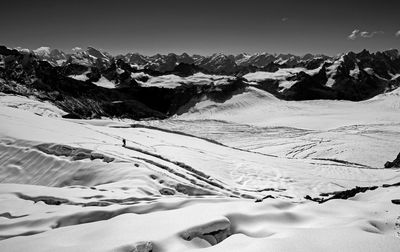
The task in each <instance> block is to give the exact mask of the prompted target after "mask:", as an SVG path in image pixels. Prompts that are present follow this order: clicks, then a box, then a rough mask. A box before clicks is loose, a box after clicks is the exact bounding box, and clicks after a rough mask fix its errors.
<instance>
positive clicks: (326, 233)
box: [0, 76, 400, 252]
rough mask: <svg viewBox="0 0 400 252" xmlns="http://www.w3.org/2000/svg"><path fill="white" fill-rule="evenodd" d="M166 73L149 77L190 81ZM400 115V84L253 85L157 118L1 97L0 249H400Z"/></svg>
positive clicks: (200, 78) (196, 80)
mask: <svg viewBox="0 0 400 252" xmlns="http://www.w3.org/2000/svg"><path fill="white" fill-rule="evenodd" d="M253 77H254V78H256V77H257V78H259V77H260V76H253ZM155 78H160V77H155ZM164 78H168V79H171V82H170V83H169V82H167V83H166V82H165V80H148V82H147V84H143V85H153V84H154V85H158V83H161V82H162V83H166V84H165V85H166V86H165V87H168V88H173V84H172V83H177V81H176V80H175V79H176V78H181V77H177V76H173V77H172V76H167V77H165V76H164ZM193 78H194V79H190V80H189V79H188V78H181V79H182V80H183V81H184V82H185V81H188V82H191V83H197V84H198V85H200V84H201V83H202V81H203V80H204V79H206V80H209V79H210V78H211V77H210V76H194V77H193ZM213 78H214V77H213ZM214 81H215V83H219V82H221V83H222V82H224V81H225V79H224V77H215V80H214ZM221 83H219V84H221ZM99 85H100V84H99ZM102 85H104V86H106V84H104V83H103V84H102ZM399 112H400V90H399V89H398V90H394V91H392V92H390V93H386V94H383V95H379V96H377V97H374V98H372V99H370V100H367V101H363V102H348V101H320V100H316V101H301V102H294V101H293V102H289V101H282V100H279V99H277V98H275V97H274V96H272V95H271V94H269V93H267V92H264V91H261V90H259V89H256V88H254V87H250V88H247V89H246V90H245V92H243V93H241V94H236V95H234V96H233V97H232V98H231V99H229V100H227V101H225V102H224V103H217V102H213V101H210V100H207V99H204V100H202V101H200V102H198V103H197V104H196V105H195V106H194V107H193V108H192V109H191V110H190V111H188V112H186V113H184V114H181V115H177V116H174V117H173V118H170V119H167V120H163V121H146V122H144V121H141V122H137V121H130V120H111V119H103V120H69V119H63V118H61V116H62V115H64V114H65V112H64V111H62V110H60V109H58V108H56V107H54V106H53V105H51V104H49V103H45V102H42V101H38V100H33V99H29V98H26V97H17V96H12V95H5V94H1V95H0V120H1V124H0V182H1V184H0V251H147V252H149V251H174V252H175V251H252V252H254V251H260V252H261V251H307V252H309V251H393V252H395V251H399V248H400V204H398V203H399V201H400V169H399V168H392V169H388V168H384V164H385V162H386V161H388V160H393V159H394V158H395V157H396V156H397V154H398V153H399V152H400V117H399V116H398V115H399ZM122 139H126V146H122ZM356 187H362V188H361V189H360V188H358V189H354V188H356ZM351 189H354V190H356V191H357V190H358V191H357V192H356V193H353V194H352V193H351V192H353V191H354V190H353V191H349V190H351ZM359 190H361V192H359ZM340 191H346V193H342V194H340V195H342V196H340V197H339V196H338V197H336V198H335V195H337V193H338V192H340ZM343 194H345V195H346V196H345V197H344V196H343ZM330 197H332V199H330ZM320 199H324V200H323V201H321V200H320ZM318 200H320V202H323V203H318V202H315V201H318ZM325 200H326V201H325Z"/></svg>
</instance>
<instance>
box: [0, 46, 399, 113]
mask: <svg viewBox="0 0 400 252" xmlns="http://www.w3.org/2000/svg"><path fill="white" fill-rule="evenodd" d="M197 73H203V74H209V75H208V76H210V75H230V76H233V78H232V80H230V81H229V83H228V84H226V85H225V84H224V85H214V81H213V80H210V81H208V82H206V83H208V84H206V85H193V84H190V81H186V82H184V84H182V85H181V83H179V79H178V78H177V77H180V78H189V79H190V78H191V77H192V76H194V75H195V74H197ZM252 73H254V74H257V73H261V74H264V75H265V76H266V77H265V78H263V79H251V78H248V77H247V76H248V75H249V74H252ZM163 76H170V77H168V78H175V79H176V82H177V85H174V86H176V87H175V88H162V87H157V86H152V85H148V86H146V85H143V83H146V82H147V81H148V80H149V79H151V78H153V77H163ZM171 76H172V77H171ZM202 76H207V75H202ZM242 77H243V78H242ZM202 78H207V77H202ZM208 78H211V77H208ZM214 78H215V77H214ZM175 79H173V80H175ZM104 83H105V84H104ZM249 85H251V86H254V87H256V88H259V89H263V90H265V91H268V92H270V93H272V94H273V95H275V96H276V97H278V98H280V99H285V100H310V99H344V100H352V101H360V100H365V99H369V98H371V97H373V96H375V95H377V94H381V93H384V92H387V91H391V90H393V89H395V88H397V87H399V86H400V54H399V52H398V51H397V50H389V51H384V52H377V53H370V52H368V51H366V50H364V51H362V52H360V53H353V52H349V53H347V54H343V55H341V56H339V57H335V58H333V57H328V56H324V55H311V54H307V55H304V56H302V57H300V56H295V55H291V54H279V55H275V54H268V53H262V54H254V55H248V54H239V55H236V56H234V55H224V54H214V55H211V56H207V57H205V56H200V55H192V56H190V55H188V54H186V53H183V54H181V55H176V54H173V53H170V54H168V55H161V54H157V55H154V56H143V55H140V54H137V53H135V54H132V53H130V54H127V55H118V56H116V57H113V56H111V55H109V54H108V53H105V52H101V51H99V50H97V49H95V48H92V47H89V48H88V49H87V50H79V51H76V52H75V53H73V54H65V53H63V52H62V51H60V50H57V49H50V48H48V47H41V48H38V49H37V50H34V51H29V50H20V51H18V50H15V49H9V48H7V47H5V46H0V91H1V92H5V93H13V94H20V95H26V96H31V95H32V96H35V97H37V98H39V99H42V100H48V101H50V102H52V103H53V104H55V105H56V106H58V107H59V108H61V109H63V110H64V111H66V112H67V113H68V115H66V117H68V118H98V117H101V116H107V117H127V118H133V119H142V118H166V117H168V116H171V115H173V114H175V113H178V112H182V111H185V110H188V109H190V106H191V105H194V104H195V103H196V102H198V101H199V100H201V99H202V98H204V97H207V98H209V99H212V100H214V101H217V102H224V101H226V100H227V99H230V98H231V97H232V95H235V94H237V93H240V92H243V90H244V89H245V87H247V86H249ZM110 87H112V88H110Z"/></svg>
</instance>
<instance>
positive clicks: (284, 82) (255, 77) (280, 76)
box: [243, 67, 321, 91]
mask: <svg viewBox="0 0 400 252" xmlns="http://www.w3.org/2000/svg"><path fill="white" fill-rule="evenodd" d="M320 70H321V67H319V68H316V69H313V70H308V69H306V68H302V67H295V68H280V69H279V70H278V71H276V72H263V71H258V72H254V73H248V74H246V75H244V76H243V78H245V79H246V80H248V81H250V82H255V83H257V82H261V81H265V80H278V81H279V87H280V88H281V89H280V91H283V90H285V89H289V88H290V87H292V86H293V85H294V84H295V83H296V81H293V80H288V79H289V78H290V77H293V76H295V75H296V74H298V73H300V72H305V73H306V74H308V75H311V76H312V75H315V74H317V73H318V72H319V71H320Z"/></svg>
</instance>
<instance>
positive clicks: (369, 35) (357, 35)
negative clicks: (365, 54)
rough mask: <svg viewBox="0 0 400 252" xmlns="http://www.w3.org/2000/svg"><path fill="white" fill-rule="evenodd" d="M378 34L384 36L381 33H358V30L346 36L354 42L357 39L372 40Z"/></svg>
mask: <svg viewBox="0 0 400 252" xmlns="http://www.w3.org/2000/svg"><path fill="white" fill-rule="evenodd" d="M378 34H384V32H383V31H372V32H368V31H360V30H358V29H356V30H354V31H352V32H351V34H350V35H349V36H348V38H349V39H351V40H356V39H357V38H373V37H375V36H376V35H378Z"/></svg>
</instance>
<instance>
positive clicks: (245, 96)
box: [176, 87, 400, 130]
mask: <svg viewBox="0 0 400 252" xmlns="http://www.w3.org/2000/svg"><path fill="white" fill-rule="evenodd" d="M398 92H399V91H398V90H395V91H393V92H392V93H388V94H384V95H379V96H377V97H374V98H373V99H371V100H366V101H363V102H351V101H337V100H312V101H284V100H279V99H277V98H276V97H274V96H273V95H272V94H270V93H268V92H265V91H263V90H260V89H257V88H254V87H249V88H247V92H244V93H242V94H239V95H235V96H234V97H232V99H230V100H227V101H226V102H224V103H217V102H213V101H211V100H204V101H201V102H199V103H197V104H196V105H195V106H194V107H193V108H192V109H191V110H190V111H189V112H187V113H185V114H183V115H180V116H178V117H176V118H177V119H181V120H203V119H207V120H210V119H211V120H223V121H228V122H234V123H240V124H249V125H255V126H263V127H266V126H268V127H277V126H284V127H294V128H302V129H312V130H315V129H335V128H338V127H343V126H348V125H357V124H365V125H370V124H398V123H400V117H398V116H395V115H396V114H397V113H399V112H400V106H399V105H400V104H399V103H400V101H399V98H398V95H397V94H398Z"/></svg>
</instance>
